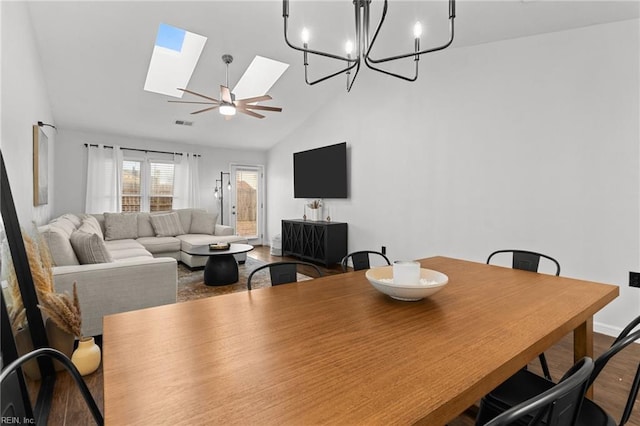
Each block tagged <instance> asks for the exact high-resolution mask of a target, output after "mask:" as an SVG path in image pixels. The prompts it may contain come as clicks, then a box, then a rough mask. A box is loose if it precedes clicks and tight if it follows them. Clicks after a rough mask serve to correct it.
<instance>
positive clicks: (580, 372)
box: [476, 358, 593, 426]
mask: <svg viewBox="0 0 640 426" xmlns="http://www.w3.org/2000/svg"><path fill="white" fill-rule="evenodd" d="M592 372H593V360H592V359H591V358H582V359H581V360H580V361H578V362H577V363H576V364H575V365H574V366H573V367H571V369H569V371H567V373H566V374H565V375H564V377H563V379H562V380H561V381H560V383H558V384H557V385H554V386H553V387H552V388H550V389H547V390H545V391H544V392H542V393H540V394H538V395H535V396H533V397H532V398H530V399H528V400H526V401H523V402H522V403H520V404H518V405H516V406H514V407H512V408H510V409H509V410H507V411H505V412H504V413H502V414H500V415H499V416H497V417H495V418H493V419H492V420H489V421H488V422H476V426H506V425H519V424H523V425H527V426H538V425H545V426H573V425H574V424H575V421H576V418H577V416H578V413H579V412H580V407H581V405H582V403H583V401H584V395H585V393H586V391H587V388H588V381H589V377H590V376H591V373H592Z"/></svg>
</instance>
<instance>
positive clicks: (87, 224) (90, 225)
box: [78, 215, 104, 240]
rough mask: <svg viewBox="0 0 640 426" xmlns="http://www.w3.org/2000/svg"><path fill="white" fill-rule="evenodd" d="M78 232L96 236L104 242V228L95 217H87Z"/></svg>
mask: <svg viewBox="0 0 640 426" xmlns="http://www.w3.org/2000/svg"><path fill="white" fill-rule="evenodd" d="M78 231H82V232H86V233H87V234H96V235H98V236H99V237H100V238H101V239H103V240H104V234H103V233H102V228H100V224H99V223H98V219H96V218H95V217H93V216H89V215H87V216H85V217H84V218H83V219H82V223H81V224H80V226H79V227H78Z"/></svg>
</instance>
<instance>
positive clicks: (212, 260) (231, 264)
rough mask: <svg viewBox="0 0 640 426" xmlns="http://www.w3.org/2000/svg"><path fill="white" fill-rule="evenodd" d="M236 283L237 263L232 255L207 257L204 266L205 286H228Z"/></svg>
mask: <svg viewBox="0 0 640 426" xmlns="http://www.w3.org/2000/svg"><path fill="white" fill-rule="evenodd" d="M236 282H238V262H236V258H235V257H233V255H232V254H219V255H215V256H209V259H208V260H207V263H206V265H205V266H204V283H205V284H206V285H228V284H233V283H236Z"/></svg>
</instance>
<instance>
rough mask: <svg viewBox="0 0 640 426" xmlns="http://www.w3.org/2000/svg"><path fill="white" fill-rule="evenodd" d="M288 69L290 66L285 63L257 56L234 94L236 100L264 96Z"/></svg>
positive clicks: (237, 85)
mask: <svg viewBox="0 0 640 426" xmlns="http://www.w3.org/2000/svg"><path fill="white" fill-rule="evenodd" d="M287 68H289V64H285V63H284V62H279V61H275V60H273V59H269V58H265V57H262V56H256V57H255V58H253V61H251V64H249V67H248V68H247V70H246V71H245V72H244V74H243V75H242V77H240V80H239V81H238V84H236V87H234V88H233V90H232V92H233V94H234V95H235V96H236V99H244V98H251V97H254V96H262V95H264V94H266V93H267V92H268V91H269V89H271V86H273V85H274V84H275V82H276V81H278V79H279V78H280V76H281V75H282V74H283V73H284V72H285V71H286V70H287Z"/></svg>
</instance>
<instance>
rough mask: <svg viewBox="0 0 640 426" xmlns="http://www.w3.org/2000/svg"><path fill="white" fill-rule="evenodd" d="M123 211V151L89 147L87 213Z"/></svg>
mask: <svg viewBox="0 0 640 426" xmlns="http://www.w3.org/2000/svg"><path fill="white" fill-rule="evenodd" d="M121 209H122V151H121V150H120V147H119V146H117V145H114V147H113V149H111V148H105V147H104V146H103V145H98V146H91V145H89V146H88V147H87V195H86V199H85V207H84V211H85V213H104V212H119V211H120V210H121Z"/></svg>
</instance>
